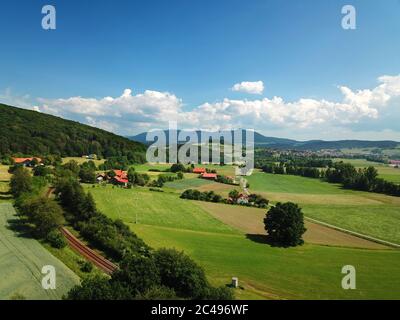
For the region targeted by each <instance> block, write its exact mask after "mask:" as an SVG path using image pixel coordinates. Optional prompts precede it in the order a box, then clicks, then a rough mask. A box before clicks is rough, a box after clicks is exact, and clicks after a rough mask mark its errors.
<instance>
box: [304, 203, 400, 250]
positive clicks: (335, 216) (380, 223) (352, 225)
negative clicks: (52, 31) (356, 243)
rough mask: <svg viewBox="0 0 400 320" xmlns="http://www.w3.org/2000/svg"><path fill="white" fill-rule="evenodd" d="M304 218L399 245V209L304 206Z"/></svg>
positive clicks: (395, 207) (394, 207)
mask: <svg viewBox="0 0 400 320" xmlns="http://www.w3.org/2000/svg"><path fill="white" fill-rule="evenodd" d="M303 212H304V214H305V215H306V216H308V217H310V218H314V219H317V220H320V221H323V222H327V223H330V224H333V225H336V226H340V227H342V228H345V229H349V230H352V231H356V232H359V233H362V234H365V235H369V236H372V237H376V238H379V239H382V240H387V241H390V242H394V243H397V244H400V232H399V230H400V207H399V206H387V205H378V206H375V205H370V206H362V205H360V206H341V205H331V206H326V205H311V206H308V205H304V206H303Z"/></svg>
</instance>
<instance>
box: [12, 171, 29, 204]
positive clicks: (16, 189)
mask: <svg viewBox="0 0 400 320" xmlns="http://www.w3.org/2000/svg"><path fill="white" fill-rule="evenodd" d="M32 188H33V186H32V176H31V174H30V173H29V171H28V170H27V169H25V168H24V167H18V168H16V169H15V171H14V173H13V176H12V177H11V180H10V190H11V193H12V194H13V195H14V196H15V197H19V196H20V195H21V194H23V193H25V192H30V191H32Z"/></svg>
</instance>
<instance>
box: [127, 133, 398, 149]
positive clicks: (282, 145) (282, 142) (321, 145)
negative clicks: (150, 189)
mask: <svg viewBox="0 0 400 320" xmlns="http://www.w3.org/2000/svg"><path fill="white" fill-rule="evenodd" d="M179 132H180V130H178V133H179ZM196 132H197V135H198V137H199V138H200V131H196ZM164 133H165V134H166V137H167V143H169V141H168V130H164ZM206 133H207V132H206ZM146 135H147V133H146V132H143V133H140V134H138V135H136V136H131V137H128V138H129V139H130V140H133V141H137V142H141V143H143V144H149V142H148V141H146ZM181 142H183V143H184V141H181ZM150 143H151V142H150ZM254 144H255V146H257V147H266V148H274V149H292V150H310V151H317V150H323V149H329V150H339V149H353V148H382V149H391V148H395V147H397V146H399V145H400V142H397V141H390V140H384V141H366V140H339V141H324V140H309V141H297V140H292V139H283V138H275V137H266V136H264V135H262V134H260V133H258V132H254Z"/></svg>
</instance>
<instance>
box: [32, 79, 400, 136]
mask: <svg viewBox="0 0 400 320" xmlns="http://www.w3.org/2000/svg"><path fill="white" fill-rule="evenodd" d="M338 89H339V90H340V92H341V94H342V98H341V99H339V101H329V100H326V99H310V98H300V99H298V100H295V101H285V99H284V98H282V97H271V98H262V99H254V100H247V99H244V100H239V99H229V98H225V99H223V100H221V101H217V102H213V103H210V102H205V103H203V104H201V105H199V106H196V107H194V108H187V107H186V106H184V104H183V102H182V100H181V99H180V98H178V97H177V96H175V95H174V94H172V93H169V92H159V91H153V90H146V91H144V92H143V93H137V94H133V92H132V90H130V89H125V90H124V91H123V93H122V94H121V96H119V97H104V98H100V99H96V98H84V97H70V98H66V99H63V98H62V99H38V100H39V102H40V104H39V110H40V111H41V112H46V113H51V114H54V115H59V116H62V117H65V118H69V119H73V120H77V121H81V122H84V123H87V124H90V125H92V126H96V127H99V128H103V129H106V130H109V131H113V132H117V133H120V134H135V133H138V132H140V131H147V130H149V129H151V128H166V127H168V122H169V121H177V122H178V126H179V127H181V128H186V129H207V130H218V129H223V130H224V129H236V128H252V129H255V130H258V131H261V132H272V131H275V132H287V133H289V134H290V135H291V136H292V137H293V136H294V137H296V135H298V136H302V135H303V134H307V135H308V136H309V137H314V138H316V137H319V136H320V133H321V134H322V132H326V134H329V132H330V131H334V130H336V132H337V133H340V132H348V131H349V130H352V129H353V128H358V129H357V131H358V132H361V131H365V132H369V131H371V127H367V126H364V127H363V124H368V125H369V126H370V124H371V123H373V124H374V131H376V132H378V131H383V130H389V129H390V130H394V131H393V132H394V133H393V135H396V132H397V136H398V138H397V139H400V135H399V133H398V131H399V130H397V128H395V127H390V126H388V123H389V122H390V121H389V122H388V121H387V119H398V118H399V116H398V115H399V114H400V110H398V108H396V106H397V107H398V106H399V105H400V75H398V76H382V77H379V78H378V84H377V86H376V87H375V88H372V89H361V90H352V89H350V88H349V87H346V86H341V87H339V88H338ZM394 115H397V116H394ZM388 132H389V131H388ZM388 134H392V131H390V132H389V133H388ZM287 135H288V134H286V136H287ZM332 137H333V136H332ZM349 137H351V136H349ZM369 138H371V137H369ZM372 138H373V136H372Z"/></svg>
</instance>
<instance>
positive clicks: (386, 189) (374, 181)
mask: <svg viewBox="0 0 400 320" xmlns="http://www.w3.org/2000/svg"><path fill="white" fill-rule="evenodd" d="M262 170H263V172H265V173H273V174H289V175H298V176H302V177H307V178H315V179H318V178H319V179H323V180H324V181H327V182H330V183H339V184H342V185H343V187H344V188H347V189H352V190H360V191H368V192H376V193H383V194H387V195H391V196H400V185H399V184H396V183H393V182H389V181H386V180H384V179H381V178H378V171H377V170H376V168H375V167H368V168H363V169H356V168H355V167H354V166H353V165H352V164H350V163H344V162H335V163H333V164H332V165H330V166H329V167H328V168H326V170H323V169H319V168H314V167H298V166H294V165H292V164H291V163H286V164H285V163H280V164H275V163H269V164H265V165H263V166H262Z"/></svg>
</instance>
